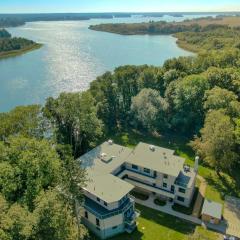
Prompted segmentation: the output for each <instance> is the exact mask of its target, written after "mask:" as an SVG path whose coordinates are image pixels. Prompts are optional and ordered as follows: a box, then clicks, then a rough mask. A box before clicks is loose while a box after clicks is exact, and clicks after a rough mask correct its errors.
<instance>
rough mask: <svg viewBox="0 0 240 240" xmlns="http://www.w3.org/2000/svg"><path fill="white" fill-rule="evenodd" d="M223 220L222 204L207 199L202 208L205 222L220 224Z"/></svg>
mask: <svg viewBox="0 0 240 240" xmlns="http://www.w3.org/2000/svg"><path fill="white" fill-rule="evenodd" d="M221 219H222V204H220V203H217V202H213V201H211V200H208V199H205V200H204V203H203V208H202V220H203V221H204V222H208V223H212V224H219V223H220V221H221Z"/></svg>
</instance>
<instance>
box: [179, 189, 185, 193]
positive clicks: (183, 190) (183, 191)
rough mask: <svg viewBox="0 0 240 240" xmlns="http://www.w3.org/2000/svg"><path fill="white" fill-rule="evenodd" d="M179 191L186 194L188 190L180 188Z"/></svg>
mask: <svg viewBox="0 0 240 240" xmlns="http://www.w3.org/2000/svg"><path fill="white" fill-rule="evenodd" d="M178 191H179V192H181V193H185V192H186V190H185V189H184V188H178Z"/></svg>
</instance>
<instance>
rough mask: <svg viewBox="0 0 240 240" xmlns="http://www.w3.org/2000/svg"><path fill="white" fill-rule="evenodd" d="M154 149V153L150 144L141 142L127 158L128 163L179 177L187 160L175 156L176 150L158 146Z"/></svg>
mask: <svg viewBox="0 0 240 240" xmlns="http://www.w3.org/2000/svg"><path fill="white" fill-rule="evenodd" d="M154 149H155V150H154V151H152V150H150V146H149V144H146V143H142V142H140V143H139V144H138V145H137V147H136V148H135V149H134V150H133V151H132V153H131V154H130V155H129V157H128V158H127V162H128V163H131V164H136V165H138V166H141V167H144V168H149V169H152V170H155V171H158V172H160V173H163V174H168V175H171V176H174V177H177V176H178V175H179V172H180V171H181V170H182V169H183V164H184V162H185V159H184V158H181V157H178V156H176V155H174V150H170V149H166V148H162V147H157V146H154Z"/></svg>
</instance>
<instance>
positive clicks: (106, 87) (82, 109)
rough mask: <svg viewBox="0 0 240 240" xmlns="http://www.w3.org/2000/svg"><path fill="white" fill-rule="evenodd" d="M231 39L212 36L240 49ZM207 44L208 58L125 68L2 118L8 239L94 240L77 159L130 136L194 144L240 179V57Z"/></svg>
mask: <svg viewBox="0 0 240 240" xmlns="http://www.w3.org/2000/svg"><path fill="white" fill-rule="evenodd" d="M210 28H211V29H212V26H211V27H210ZM232 31H235V30H227V31H224V30H219V28H217V29H216V32H215V31H209V34H210V32H213V34H216V33H218V32H219V35H218V38H217V39H218V41H219V42H225V43H227V42H228V41H226V39H227V38H229V39H230V41H232V42H236V43H237V41H238V39H237V37H236V36H238V35H235V34H232ZM236 31H238V30H236ZM223 33H224V34H223ZM187 34H189V33H187ZM200 37H201V39H202V41H200V39H199V41H198V44H202V43H203V42H205V44H204V45H203V46H204V47H202V48H203V49H204V48H206V49H207V51H201V52H200V53H199V54H198V55H197V56H195V57H180V58H175V59H170V60H167V61H166V62H165V63H164V65H163V66H162V67H153V66H147V65H144V66H122V67H119V68H117V69H115V71H114V72H106V73H105V74H103V75H102V76H99V77H98V78H97V79H96V80H95V81H93V82H92V83H91V85H90V88H89V90H87V91H85V92H77V93H62V94H60V95H59V96H58V97H57V98H53V97H49V98H48V99H47V100H46V103H45V105H44V106H38V105H32V106H23V107H17V108H15V109H13V110H12V111H10V112H8V113H1V114H0V209H1V211H0V239H3V240H9V239H11V240H19V239H24V240H25V239H26V240H28V239H29V240H32V239H49V240H50V239H56V240H58V239H59V240H60V239H61V240H63V239H84V238H87V237H88V234H87V231H86V229H85V228H84V227H83V226H82V225H81V224H79V221H78V212H77V207H76V206H77V204H78V203H79V204H81V201H82V194H81V187H82V186H84V182H85V179H86V176H85V173H84V170H82V169H81V168H80V165H79V163H78V162H77V161H75V160H74V159H76V158H77V157H79V156H80V155H81V154H83V153H85V152H86V151H88V150H89V149H91V148H93V147H94V146H96V145H97V144H98V143H100V142H101V141H103V140H104V139H106V138H107V137H108V135H109V134H111V135H112V134H113V133H118V132H120V131H121V130H123V129H124V130H125V131H126V130H129V131H137V132H139V133H144V134H146V135H153V134H161V135H165V134H174V135H177V136H180V137H184V138H187V139H188V140H189V144H190V145H191V147H192V148H193V149H194V151H195V152H196V154H198V155H199V156H200V158H201V161H202V162H203V163H204V164H206V165H207V166H209V167H211V168H212V169H214V170H215V171H216V173H217V174H218V175H219V176H221V174H222V173H228V174H229V175H231V173H232V170H233V169H240V49H239V46H238V44H231V45H230V44H224V45H223V46H222V47H220V48H214V47H210V46H211V44H212V41H213V40H212V36H211V35H207V34H200V35H199V38H200ZM189 41H192V40H189ZM208 44H210V45H208ZM209 49H211V50H209ZM231 176H232V175H231ZM235 190H236V191H238V196H239V195H240V191H239V189H235Z"/></svg>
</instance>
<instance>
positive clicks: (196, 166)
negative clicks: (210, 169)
mask: <svg viewBox="0 0 240 240" xmlns="http://www.w3.org/2000/svg"><path fill="white" fill-rule="evenodd" d="M198 162H199V156H196V157H195V164H194V171H195V172H197V171H198Z"/></svg>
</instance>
